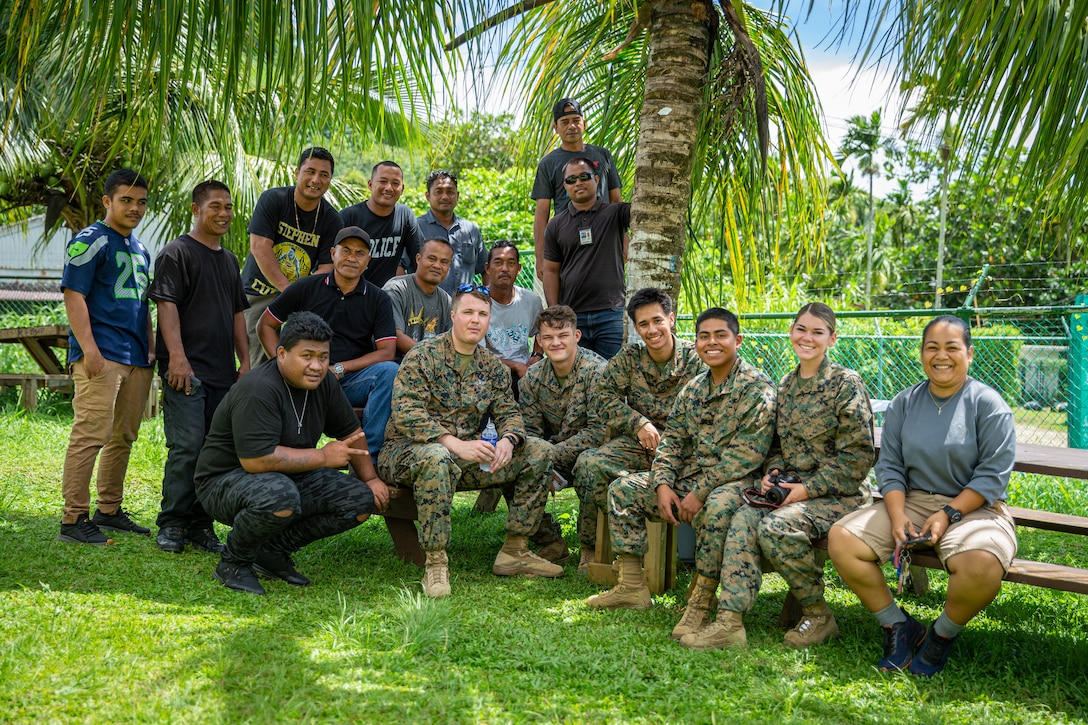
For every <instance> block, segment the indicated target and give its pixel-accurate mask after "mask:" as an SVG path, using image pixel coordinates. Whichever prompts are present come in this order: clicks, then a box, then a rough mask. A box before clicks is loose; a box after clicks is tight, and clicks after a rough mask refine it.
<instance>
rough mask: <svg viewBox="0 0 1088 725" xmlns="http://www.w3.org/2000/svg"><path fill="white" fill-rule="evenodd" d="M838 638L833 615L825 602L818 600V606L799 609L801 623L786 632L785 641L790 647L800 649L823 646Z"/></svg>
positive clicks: (837, 629) (837, 628) (837, 627)
mask: <svg viewBox="0 0 1088 725" xmlns="http://www.w3.org/2000/svg"><path fill="white" fill-rule="evenodd" d="M838 636H839V625H838V624H836V623H835V615H834V614H832V613H831V608H830V607H828V606H827V602H825V601H823V600H820V603H819V604H814V605H812V606H811V607H802V608H801V621H800V622H798V623H797V626H796V627H794V628H793V629H791V630H790V631H789V632H786V638H785V641H786V644H788V645H789V646H790V647H796V648H798V649H802V648H804V647H811V646H812V645H814V644H823V643H824V642H826V641H827V640H829V639H832V638H833V637H838Z"/></svg>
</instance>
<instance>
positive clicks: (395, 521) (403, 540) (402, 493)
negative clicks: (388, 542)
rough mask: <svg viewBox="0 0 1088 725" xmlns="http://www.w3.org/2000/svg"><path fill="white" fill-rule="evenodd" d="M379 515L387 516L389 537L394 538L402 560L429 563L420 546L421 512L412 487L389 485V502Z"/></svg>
mask: <svg viewBox="0 0 1088 725" xmlns="http://www.w3.org/2000/svg"><path fill="white" fill-rule="evenodd" d="M378 515H379V516H382V517H384V518H385V528H386V529H387V530H388V531H389V538H391V539H392V540H393V547H394V548H395V549H396V550H397V556H398V557H400V560H401V561H404V562H407V563H409V564H415V565H416V566H423V565H424V564H425V563H427V557H426V556H425V555H424V553H423V549H421V548H419V531H418V530H417V529H416V521H418V520H419V512H418V511H417V510H416V498H415V496H414V495H413V493H412V489H410V488H406V487H404V486H389V504H388V505H387V506H386V507H385V511H384V512H382V513H380V514H378Z"/></svg>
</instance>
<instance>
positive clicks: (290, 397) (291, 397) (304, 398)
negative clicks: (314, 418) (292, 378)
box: [283, 380, 310, 435]
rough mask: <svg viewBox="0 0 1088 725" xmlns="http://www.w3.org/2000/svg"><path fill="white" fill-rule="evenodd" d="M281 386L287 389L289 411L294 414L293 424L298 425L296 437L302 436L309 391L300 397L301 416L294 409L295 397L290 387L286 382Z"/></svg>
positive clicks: (296, 409)
mask: <svg viewBox="0 0 1088 725" xmlns="http://www.w3.org/2000/svg"><path fill="white" fill-rule="evenodd" d="M283 386H284V387H285V388H287V399H288V400H290V401H291V411H292V412H293V413H294V414H295V422H296V423H298V435H302V419H303V418H305V417H306V403H308V402H309V400H310V391H309V390H307V391H305V395H303V396H302V415H299V414H298V408H296V407H295V396H294V393H292V392H291V386H290V385H288V384H287V381H286V380H284V381H283Z"/></svg>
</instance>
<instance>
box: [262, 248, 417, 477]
mask: <svg viewBox="0 0 1088 725" xmlns="http://www.w3.org/2000/svg"><path fill="white" fill-rule="evenodd" d="M369 262H370V236H369V235H367V233H366V232H365V231H363V230H362V229H360V228H359V227H346V228H345V229H342V230H341V231H340V233H339V234H338V235H337V236H336V244H335V245H334V246H333V250H332V263H333V271H332V272H329V273H327V274H321V275H316V276H312V277H307V278H306V279H302V280H299V281H298V282H296V283H295V284H293V285H291V286H290V287H288V288H287V289H286V290H284V292H283V294H281V295H280V296H279V297H278V298H276V300H275V301H274V302H273V303H272V304H271V305H269V307H268V309H267V310H265V312H264V314H263V315H262V316H261V321H260V322H259V323H257V334H258V335H259V336H260V338H261V343H262V344H263V345H264V347H265V349H266V350H268V351H269V353H271V351H273V350H275V349H276V345H277V338H278V334H277V333H278V331H279V327H280V325H281V324H283V321H284V320H286V319H287V316H288V315H290V314H291V313H292V312H296V311H298V310H308V311H310V312H314V313H316V314H317V315H319V316H320V317H321V318H322V319H323V320H325V322H327V323H329V326H330V327H332V329H333V332H334V333H335V335H334V337H333V339H332V348H331V353H330V362H329V368H330V369H331V370H332V372H333V374H334V375H335V376H336V378H337V379H338V380H339V381H340V387H342V388H343V389H344V393H345V394H346V395H347V397H348V401H350V402H351V404H352V405H354V406H361V407H362V408H363V431H364V432H365V433H366V440H367V445H368V446H369V447H370V453H371V455H374V456H376V455H378V450H379V449H380V448H381V447H382V441H383V440H384V439H385V424H386V422H388V420H389V405H390V399H391V398H392V395H393V379H394V378H395V377H396V376H397V364H396V363H395V362H393V356H394V354H395V353H396V348H397V331H396V328H395V327H394V326H393V305H392V303H391V302H390V300H389V296H388V295H386V294H385V293H384V292H382V291H381V290H380V289H378V288H377V287H375V286H374V285H372V284H371V283H370V282H367V281H366V280H365V279H363V271H364V270H365V269H366V266H367V264H368V263H369Z"/></svg>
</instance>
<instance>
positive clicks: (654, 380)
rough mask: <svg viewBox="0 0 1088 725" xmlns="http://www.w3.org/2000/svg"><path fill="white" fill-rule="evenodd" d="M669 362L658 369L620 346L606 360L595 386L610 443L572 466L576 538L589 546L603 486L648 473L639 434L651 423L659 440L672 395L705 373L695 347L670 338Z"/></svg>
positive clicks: (641, 353) (641, 352) (637, 350)
mask: <svg viewBox="0 0 1088 725" xmlns="http://www.w3.org/2000/svg"><path fill="white" fill-rule="evenodd" d="M672 340H673V344H674V345H675V349H674V351H673V356H672V359H671V360H669V361H668V363H666V364H665V369H664V370H660V369H659V368H658V367H657V363H656V362H654V360H653V359H652V358H651V357H650V353H649V351H648V350H647V349H646V346H645V345H643V344H642V343H633V344H630V345H627V346H625V347H624V348H623V349H622V350H620V352H619V354H618V355H616V356H615V357H614V358H612V359H611V360H609V361H608V365H607V366H606V367H605V370H604V375H602V376H601V384H600V388H598V391H599V392H598V406H599V407H598V410H599V413H600V416H601V421H602V423H603V424H605V425H607V426H608V433H610V434H612V438H611V440H609V441H608V442H607V443H605V444H604V445H603V446H601V447H600V448H597V449H596V450H590V451H586V452H585V453H583V454H582V455H580V456H579V457H578V460H577V461H576V462H575V464H574V487H575V489H576V490H577V491H578V498H579V500H580V503H581V505H580V508H579V514H578V539H579V541H580V542H581V545H582V546H584V547H588V548H593V546H595V545H596V543H597V510H598V509H601V510H607V506H608V485H609V484H610V483H612V482H613V481H615V480H616V479H617V478H620V477H622V476H627V475H630V474H632V473H634V472H637V471H647V470H649V468H650V465H651V464H652V463H653V456H652V455H651V454H650V453H649V452H648V451H646V449H644V448H643V447H642V444H640V443H639V442H638V430H639V428H641V427H642V426H644V425H645V424H646V423H647V422H649V423H653V424H654V427H655V428H657V430H658V432H660V433H661V436H662V438H664V436H665V423H666V421H667V420H668V418H669V414H670V413H671V412H672V407H673V403H674V402H675V401H676V394H677V393H678V392H680V389H681V388H683V387H684V384H685V383H687V382H688V381H689V380H691V379H692V378H693V377H695V376H696V375H698V374H699V373H701V372H704V371H705V370H706V366H705V365H704V364H703V361H702V360H700V359H699V356H698V355H697V354H695V346H694V345H692V344H691V343H690V342H687V341H685V340H681V339H680V338H678V337H676V336H675V335H673V338H672Z"/></svg>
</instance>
